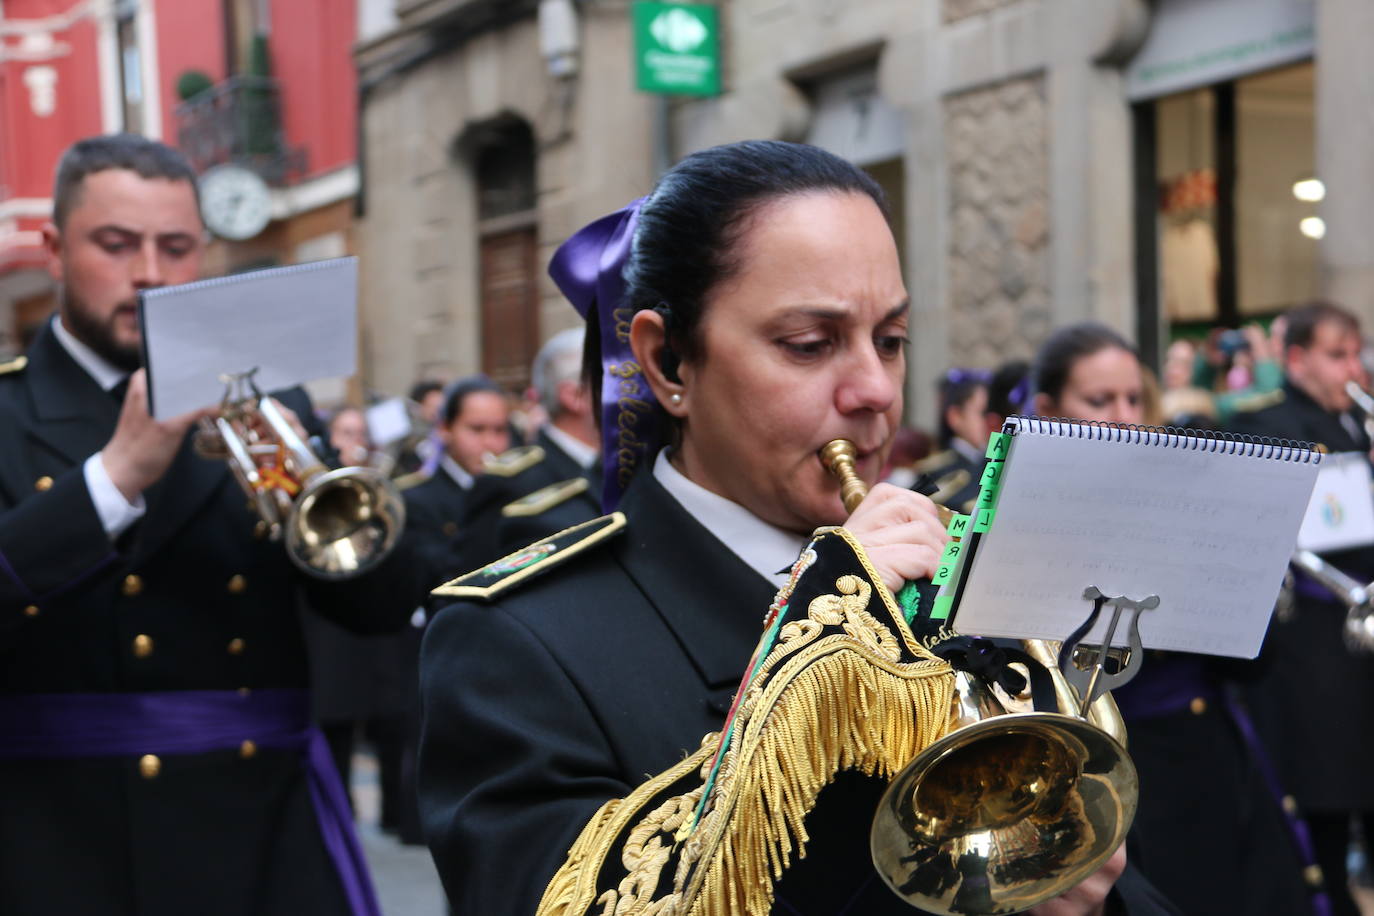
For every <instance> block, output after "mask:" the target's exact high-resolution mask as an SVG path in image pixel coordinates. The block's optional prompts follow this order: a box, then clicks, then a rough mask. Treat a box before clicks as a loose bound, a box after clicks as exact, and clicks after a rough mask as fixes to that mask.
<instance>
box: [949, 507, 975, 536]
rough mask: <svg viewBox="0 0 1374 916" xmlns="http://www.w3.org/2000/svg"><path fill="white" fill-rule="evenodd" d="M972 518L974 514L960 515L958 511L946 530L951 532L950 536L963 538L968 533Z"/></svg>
mask: <svg viewBox="0 0 1374 916" xmlns="http://www.w3.org/2000/svg"><path fill="white" fill-rule="evenodd" d="M971 518H973V516H971V515H960V514H959V513H958V512H956V513H954V516H953V518H951V519H950V520H949V527H948V528H946V529H945V531H947V532H949V536H950V537H956V538H961V537H963V536H964V535H965V534H967V533H968V523H969V520H970V519H971Z"/></svg>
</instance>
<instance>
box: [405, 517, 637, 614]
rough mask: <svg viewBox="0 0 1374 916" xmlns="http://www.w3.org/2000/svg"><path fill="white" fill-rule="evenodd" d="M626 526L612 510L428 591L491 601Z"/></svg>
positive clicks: (442, 595) (435, 593) (446, 595)
mask: <svg viewBox="0 0 1374 916" xmlns="http://www.w3.org/2000/svg"><path fill="white" fill-rule="evenodd" d="M624 528H625V516H624V514H623V513H620V512H612V513H611V514H610V515H603V516H601V517H600V518H594V519H592V520H591V521H589V522H583V523H582V524H580V525H573V526H572V527H571V528H564V529H563V530H562V531H560V532H558V533H557V534H551V535H549V536H548V537H546V538H544V539H543V540H542V541H536V542H534V543H533V544H531V545H530V546H528V547H524V548H521V549H520V550H517V551H515V553H512V554H507V555H506V556H504V557H502V558H501V559H499V560H496V561H495V562H493V563H488V564H487V565H486V566H483V567H482V568H481V569H478V570H474V571H473V572H470V573H467V574H465V575H462V576H459V577H458V578H456V579H454V580H452V581H451V582H445V583H444V584H443V585H441V586H439V587H438V588H436V589H435V590H434V591H433V592H431V593H430V594H433V595H439V596H441V597H445V598H476V599H478V600H481V601H491V600H493V599H495V598H496V597H497V596H498V595H500V594H501V593H503V592H505V591H507V590H509V589H510V588H512V587H514V586H516V585H518V584H520V583H521V582H525V581H528V580H529V579H531V578H533V577H535V576H538V575H542V574H543V573H546V572H548V571H549V570H550V569H553V568H554V567H556V566H560V565H562V564H563V563H565V562H567V561H568V560H570V559H572V558H573V557H575V556H577V555H578V554H579V553H582V552H584V551H586V550H587V549H588V548H591V547H594V546H596V545H597V544H600V543H601V542H602V541H604V540H606V539H607V538H610V537H613V536H615V535H616V534H618V533H620V532H621V531H623V530H624Z"/></svg>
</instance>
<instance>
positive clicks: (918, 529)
mask: <svg viewBox="0 0 1374 916" xmlns="http://www.w3.org/2000/svg"><path fill="white" fill-rule="evenodd" d="M844 527H845V528H847V529H849V532H850V534H852V535H854V537H855V538H856V539H857V540H858V542H859V543H860V544H861V545H863V548H864V552H865V553H867V554H868V558H869V560H870V561H872V563H873V567H874V569H875V570H877V572H878V575H879V576H881V577H882V580H883V584H884V585H886V586H887V587H888V588H889V589H891V590H892V591H894V592H895V591H897V590H898V589H900V588H901V587H902V586H903V585H904V584H905V583H906V582H907V581H909V580H912V579H928V578H930V577H931V576H933V575H934V574H935V569H936V567H937V566H938V565H939V562H940V555H941V554H942V553H943V552H944V549H945V544H946V543H948V542H949V535H948V534H947V533H946V532H945V529H944V526H943V525H941V524H940V519H939V515H938V510H937V508H936V506H935V503H933V502H931V501H930V499H929V498H928V497H925V496H922V495H920V494H919V493H913V492H912V491H911V490H904V489H902V488H901V487H894V486H893V485H892V484H888V483H880V484H878V485H877V486H875V487H874V488H873V489H872V490H870V491H869V492H868V495H867V496H865V497H864V500H863V502H861V503H859V507H858V508H857V509H855V510H854V512H853V514H852V515H850V516H849V519H848V520H847V521H846V522H845V523H844Z"/></svg>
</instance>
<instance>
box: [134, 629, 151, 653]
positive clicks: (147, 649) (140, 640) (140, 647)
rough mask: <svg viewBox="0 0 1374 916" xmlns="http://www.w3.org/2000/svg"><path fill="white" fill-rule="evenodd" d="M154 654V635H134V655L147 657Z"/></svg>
mask: <svg viewBox="0 0 1374 916" xmlns="http://www.w3.org/2000/svg"><path fill="white" fill-rule="evenodd" d="M152 654H153V637H151V636H149V635H147V634H146V633H139V634H138V635H137V636H135V637H134V657H136V658H147V657H148V656H150V655H152Z"/></svg>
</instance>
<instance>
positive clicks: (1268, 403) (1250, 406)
mask: <svg viewBox="0 0 1374 916" xmlns="http://www.w3.org/2000/svg"><path fill="white" fill-rule="evenodd" d="M1283 399H1284V393H1283V389H1282V388H1275V389H1274V390H1273V391H1266V392H1264V393H1263V394H1252V395H1250V396H1249V397H1245V398H1238V399H1237V400H1236V403H1235V405H1234V410H1235V412H1236V413H1254V412H1255V411H1257V410H1264V409H1265V408H1266V407H1273V406H1274V405H1275V404H1282V403H1283Z"/></svg>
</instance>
